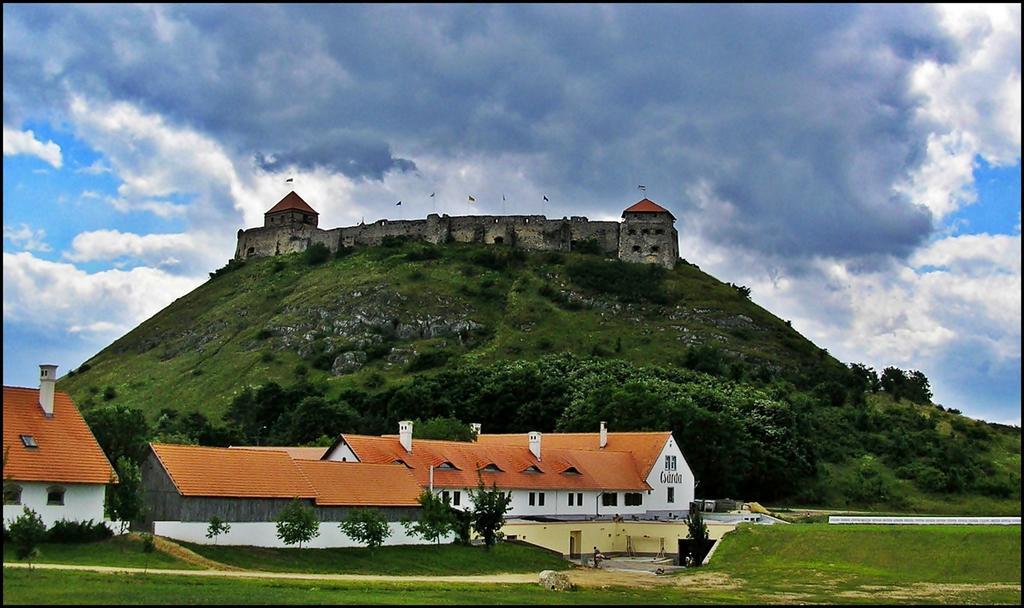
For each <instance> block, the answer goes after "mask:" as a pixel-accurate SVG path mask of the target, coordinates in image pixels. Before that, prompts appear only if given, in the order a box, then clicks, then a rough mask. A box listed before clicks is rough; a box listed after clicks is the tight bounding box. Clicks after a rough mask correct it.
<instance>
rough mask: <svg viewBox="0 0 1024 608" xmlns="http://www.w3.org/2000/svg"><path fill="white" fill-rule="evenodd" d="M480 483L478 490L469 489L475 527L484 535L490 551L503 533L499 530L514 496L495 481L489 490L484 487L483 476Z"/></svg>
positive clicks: (478, 532) (477, 531)
mask: <svg viewBox="0 0 1024 608" xmlns="http://www.w3.org/2000/svg"><path fill="white" fill-rule="evenodd" d="M478 484H479V485H478V486H477V489H476V490H470V491H469V497H470V499H471V500H472V501H473V519H472V522H473V529H474V530H475V531H476V533H477V534H479V535H480V536H482V537H483V539H484V545H486V546H487V550H488V551H489V550H490V549H491V547H493V546H494V543H495V542H497V540H498V538H499V536H500V534H501V533H500V532H499V530H501V527H502V526H504V525H505V513H507V512H508V506H509V504H510V503H511V502H512V496H511V495H510V494H505V492H504V491H502V490H499V489H498V486H497V485H496V484H494V483H492V484H491V489H490V490H488V489H487V488H485V487H484V480H483V478H480V479H479V482H478Z"/></svg>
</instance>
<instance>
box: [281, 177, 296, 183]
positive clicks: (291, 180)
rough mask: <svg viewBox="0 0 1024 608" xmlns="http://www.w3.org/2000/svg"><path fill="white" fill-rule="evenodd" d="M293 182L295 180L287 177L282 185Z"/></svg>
mask: <svg viewBox="0 0 1024 608" xmlns="http://www.w3.org/2000/svg"><path fill="white" fill-rule="evenodd" d="M294 181H295V178H292V177H289V178H288V179H286V180H284V183H286V184H290V183H292V182H294Z"/></svg>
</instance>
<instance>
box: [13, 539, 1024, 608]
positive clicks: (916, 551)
mask: <svg viewBox="0 0 1024 608" xmlns="http://www.w3.org/2000/svg"><path fill="white" fill-rule="evenodd" d="M310 551H316V550H310ZM1020 580H1021V575H1020V528H1019V527H1016V526H1012V527H1010V526H1007V527H1001V526H992V527H984V526H962V527H940V526H926V527H911V526H908V527H903V528H896V527H883V526H843V527H838V526H826V525H800V526H798V525H792V526H771V527H768V526H749V527H741V528H740V529H738V530H737V531H736V532H733V533H731V534H729V535H728V536H726V538H725V540H724V541H723V544H722V546H721V547H720V548H719V550H718V551H717V552H716V554H715V556H714V558H713V560H712V565H711V566H709V567H707V568H701V569H698V570H695V571H690V572H686V573H684V574H682V575H677V580H676V581H675V582H676V583H677V584H676V585H666V586H660V587H655V588H652V589H623V588H615V587H611V588H583V589H580V590H577V591H575V592H572V593H552V592H549V591H545V590H543V589H541V588H539V587H538V586H536V585H456V584H443V585H441V584H433V583H416V584H413V583H408V584H380V583H372V584H371V583H335V582H326V581H286V580H237V579H230V580H229V579H205V578H203V579H200V578H193V577H181V576H153V575H148V576H147V575H133V576H121V575H118V576H111V575H102V574H92V573H79V572H61V573H55V572H45V571H36V572H26V571H15V570H10V571H7V572H5V573H4V603H5V604H7V603H11V604H17V603H29V602H32V603H97V604H98V603H111V604H122V603H164V604H167V603H174V604H181V603H202V604H219V603H238V604H266V603H275V604H325V603H332V604H347V603H357V604H564V603H571V604H622V605H636V604H675V605H679V604H722V603H732V604H735V603H741V604H763V603H788V604H795V603H840V604H852V603H860V604H890V603H903V604H907V603H910V604H921V603H932V604H960V603H968V604H977V603H1002V604H1016V605H1019V604H1020V600H1021V593H1020Z"/></svg>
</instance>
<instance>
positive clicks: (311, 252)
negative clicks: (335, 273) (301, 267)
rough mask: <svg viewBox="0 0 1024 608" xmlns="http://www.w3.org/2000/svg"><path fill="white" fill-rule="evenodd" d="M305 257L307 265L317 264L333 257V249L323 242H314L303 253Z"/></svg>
mask: <svg viewBox="0 0 1024 608" xmlns="http://www.w3.org/2000/svg"><path fill="white" fill-rule="evenodd" d="M303 258H304V259H305V261H306V265H307V266H316V265H318V264H323V263H324V262H326V261H327V260H329V259H331V250H330V249H328V248H327V245H324V244H323V243H314V244H313V245H311V246H310V247H309V248H307V249H306V251H305V252H304V253H303Z"/></svg>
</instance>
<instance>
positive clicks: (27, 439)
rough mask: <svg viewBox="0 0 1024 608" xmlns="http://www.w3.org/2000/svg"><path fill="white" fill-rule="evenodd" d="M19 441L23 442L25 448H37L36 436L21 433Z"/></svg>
mask: <svg viewBox="0 0 1024 608" xmlns="http://www.w3.org/2000/svg"><path fill="white" fill-rule="evenodd" d="M21 442H22V443H23V444H25V447H26V448H38V447H39V444H37V443H36V438H35V437H33V436H32V435H22V436H21Z"/></svg>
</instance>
